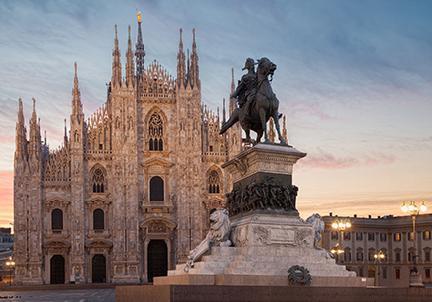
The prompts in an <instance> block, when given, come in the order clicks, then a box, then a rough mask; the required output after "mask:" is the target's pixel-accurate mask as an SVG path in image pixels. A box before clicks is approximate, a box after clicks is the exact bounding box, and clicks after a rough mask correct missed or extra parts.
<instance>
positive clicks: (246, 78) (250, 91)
mask: <svg viewBox="0 0 432 302" xmlns="http://www.w3.org/2000/svg"><path fill="white" fill-rule="evenodd" d="M245 69H247V70H248V73H247V74H245V75H243V76H242V78H241V81H240V83H239V84H238V86H237V89H236V90H235V91H234V92H233V94H232V95H231V97H232V98H238V99H237V102H238V104H239V107H240V108H242V107H243V106H245V111H244V112H249V106H250V104H251V102H252V101H253V99H254V98H255V94H256V87H257V83H258V80H257V76H256V73H255V61H254V60H253V59H252V58H247V59H246V62H245V66H244V67H243V69H242V70H245Z"/></svg>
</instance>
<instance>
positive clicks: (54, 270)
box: [50, 255, 65, 284]
mask: <svg viewBox="0 0 432 302" xmlns="http://www.w3.org/2000/svg"><path fill="white" fill-rule="evenodd" d="M50 283H51V284H63V283H65V259H64V258H63V256H61V255H54V256H52V257H51V260H50Z"/></svg>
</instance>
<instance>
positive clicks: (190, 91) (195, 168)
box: [14, 23, 241, 284]
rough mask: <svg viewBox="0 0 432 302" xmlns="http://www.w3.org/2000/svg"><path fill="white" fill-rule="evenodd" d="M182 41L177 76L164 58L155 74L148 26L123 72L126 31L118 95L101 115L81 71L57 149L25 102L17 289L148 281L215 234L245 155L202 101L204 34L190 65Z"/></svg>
mask: <svg viewBox="0 0 432 302" xmlns="http://www.w3.org/2000/svg"><path fill="white" fill-rule="evenodd" d="M144 31H145V30H144ZM181 35H182V32H181V31H180V42H179V49H178V53H177V76H176V78H174V77H172V76H170V75H169V74H168V72H167V71H166V70H165V69H164V68H163V67H162V66H161V65H160V64H159V63H157V62H156V61H153V62H152V63H150V64H147V65H146V66H145V67H144V54H145V53H144V44H143V43H142V41H143V39H142V31H141V23H138V38H137V43H136V49H135V50H132V41H131V37H130V34H129V40H128V49H127V52H126V60H125V62H126V64H125V67H126V68H125V74H124V75H122V71H123V70H122V68H121V61H122V60H121V54H120V48H119V41H118V39H117V28H116V35H115V41H114V48H113V62H112V79H111V82H110V84H109V87H108V91H107V98H106V101H105V102H104V103H103V105H102V106H101V107H100V108H99V109H98V110H97V111H96V112H95V113H94V114H92V115H91V116H90V117H85V116H84V113H83V103H82V102H81V94H80V90H79V83H78V76H77V66H76V65H75V78H74V84H73V92H72V112H71V115H70V128H69V130H68V131H67V130H66V120H65V134H64V143H63V144H62V146H60V147H58V148H56V149H54V150H51V149H50V148H49V147H48V145H47V143H46V141H45V142H42V141H41V130H40V122H39V121H38V118H37V114H36V110H35V101H34V104H33V112H32V117H31V119H30V126H29V135H27V129H26V125H25V120H24V113H23V110H24V109H23V104H22V101H21V100H20V101H19V111H18V121H17V126H16V151H15V178H14V212H15V236H16V237H15V238H16V239H15V249H14V257H15V262H16V278H15V281H16V282H17V283H18V284H48V283H69V282H76V283H90V282H113V283H122V282H145V281H148V280H149V279H151V277H152V276H156V275H158V274H160V273H161V270H162V271H167V270H168V269H172V268H174V267H175V265H176V263H178V262H181V261H184V260H185V259H186V256H187V253H188V251H189V250H190V249H191V247H194V246H196V245H197V244H198V243H199V242H200V241H201V240H202V239H203V237H204V236H205V234H206V233H207V230H208V215H209V211H210V210H211V209H213V208H217V207H221V206H223V203H224V197H223V196H224V193H225V192H226V191H227V183H228V176H225V174H224V172H223V170H222V169H221V165H222V163H223V162H225V161H226V160H227V159H229V158H231V157H232V156H233V155H235V154H237V153H238V152H239V151H240V148H241V145H240V143H241V135H240V133H241V130H240V128H239V126H235V127H233V129H230V130H229V131H228V133H227V134H226V135H224V136H220V135H219V134H218V132H219V125H220V123H221V122H222V119H223V118H222V117H220V116H219V113H218V114H214V113H213V112H211V111H209V110H207V109H206V107H204V106H203V105H202V103H201V83H200V78H199V64H198V53H197V45H196V41H195V31H194V32H193V39H192V47H191V49H192V51H191V55H190V57H189V58H186V56H185V51H184V49H183V41H182V36H181ZM134 53H135V54H134ZM82 68H85V66H84V67H82ZM101 84H102V83H101ZM231 89H232V90H233V89H234V79H232V83H231ZM84 106H85V104H84ZM228 106H229V109H228V111H229V112H228V113H230V112H231V111H232V110H233V109H234V108H235V106H236V105H235V100H233V99H230V100H229V104H228ZM223 116H225V108H224V110H223ZM53 118H56V117H53ZM42 124H43V121H42Z"/></svg>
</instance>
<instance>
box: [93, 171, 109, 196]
mask: <svg viewBox="0 0 432 302" xmlns="http://www.w3.org/2000/svg"><path fill="white" fill-rule="evenodd" d="M92 186H93V193H104V192H105V189H106V184H105V175H104V173H103V171H102V169H101V168H96V169H95V170H94V171H93V175H92Z"/></svg>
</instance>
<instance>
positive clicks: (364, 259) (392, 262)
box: [322, 214, 432, 287]
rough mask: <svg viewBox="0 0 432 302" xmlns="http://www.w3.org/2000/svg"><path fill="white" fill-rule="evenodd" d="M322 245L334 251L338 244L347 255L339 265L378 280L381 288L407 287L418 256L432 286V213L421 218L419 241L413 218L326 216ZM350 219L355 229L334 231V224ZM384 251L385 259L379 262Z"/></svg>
mask: <svg viewBox="0 0 432 302" xmlns="http://www.w3.org/2000/svg"><path fill="white" fill-rule="evenodd" d="M323 219H324V222H325V231H324V234H323V239H322V245H323V247H324V248H326V249H328V250H330V249H332V248H334V247H335V246H336V245H337V244H339V245H340V247H341V249H343V250H344V253H342V254H339V255H338V256H337V262H338V263H340V264H343V265H346V266H347V268H348V269H349V270H352V271H355V272H357V275H358V276H362V277H371V278H377V279H378V280H377V282H378V285H380V286H381V285H382V286H395V287H406V286H408V284H409V274H410V271H411V269H412V268H413V266H414V258H415V257H414V256H415V255H417V257H416V262H417V268H418V271H419V273H421V274H422V278H423V282H424V283H432V279H431V271H432V259H431V251H432V240H431V232H432V214H427V215H419V216H417V223H416V235H415V238H416V240H415V241H414V240H413V239H414V235H413V232H412V220H411V216H392V215H388V216H383V217H378V218H372V217H369V218H359V217H356V216H354V217H337V216H333V215H330V216H325V217H323ZM338 219H342V220H349V221H350V222H351V224H352V227H351V228H350V229H349V230H346V231H340V232H337V231H334V230H333V229H332V226H331V225H332V223H333V222H334V221H336V220H338ZM380 251H381V253H382V254H384V259H383V260H381V261H378V260H375V257H374V255H375V254H378V253H379V252H380Z"/></svg>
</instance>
